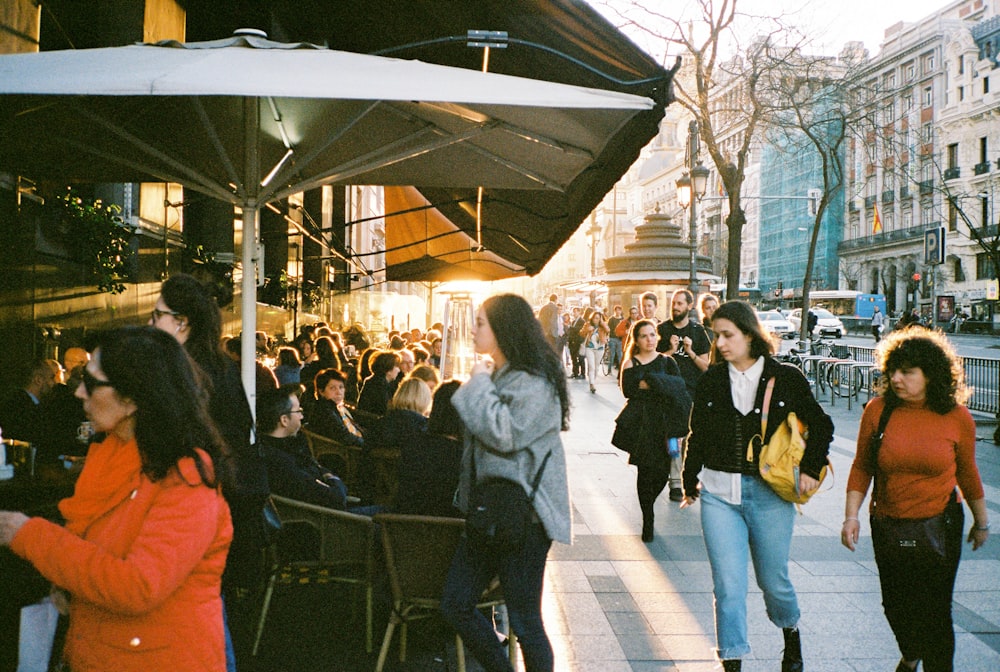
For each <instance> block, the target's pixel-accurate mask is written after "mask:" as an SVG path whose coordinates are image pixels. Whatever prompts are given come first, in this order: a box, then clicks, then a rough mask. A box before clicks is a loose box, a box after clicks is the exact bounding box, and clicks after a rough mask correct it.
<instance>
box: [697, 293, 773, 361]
mask: <svg viewBox="0 0 1000 672" xmlns="http://www.w3.org/2000/svg"><path fill="white" fill-rule="evenodd" d="M718 320H729V321H730V322H732V323H733V325H734V326H735V327H736V328H737V329H739V330H740V331H742V332H743V334H744V335H746V336H749V337H750V358H751V359H753V360H756V359H757V358H758V357H770V356H771V355H772V354H773V353H774V341H772V340H771V339H770V338H769V337H768V335H767V332H766V331H765V330H764V327H762V326H761V324H760V319H758V318H757V313H756V312H754V309H753V306H751V305H750V304H749V303H747V302H746V301H726V302H725V303H724V304H722V305H721V306H719V307H718V309H716V311H715V314H714V315H712V324H713V325H714V324H715V323H716V322H717V321H718ZM723 361H725V359H723V357H722V355H720V354H719V349H718V347H717V346H716V343H714V342H713V343H712V363H713V364H714V363H717V362H723Z"/></svg>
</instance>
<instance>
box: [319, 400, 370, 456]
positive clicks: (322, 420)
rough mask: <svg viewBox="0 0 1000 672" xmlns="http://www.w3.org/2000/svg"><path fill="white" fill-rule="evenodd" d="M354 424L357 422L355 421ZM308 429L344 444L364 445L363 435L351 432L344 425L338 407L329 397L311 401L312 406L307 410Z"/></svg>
mask: <svg viewBox="0 0 1000 672" xmlns="http://www.w3.org/2000/svg"><path fill="white" fill-rule="evenodd" d="M356 425H357V423H355V426H356ZM309 430H310V431H312V432H316V433H317V434H322V435H323V436H325V437H327V438H329V439H333V440H334V441H336V442H337V443H342V444H344V445H346V446H363V445H365V440H364V438H363V437H361V436H358V435H357V434H352V433H351V432H350V431H348V429H347V427H345V426H344V420H343V419H342V418H341V416H340V409H338V408H337V404H335V403H333V402H332V401H330V400H329V399H317V400H316V401H315V402H313V405H312V408H311V409H310V410H309ZM359 430H360V428H359Z"/></svg>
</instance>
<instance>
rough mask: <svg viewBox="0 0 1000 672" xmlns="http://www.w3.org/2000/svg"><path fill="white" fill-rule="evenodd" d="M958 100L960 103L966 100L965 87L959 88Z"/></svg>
mask: <svg viewBox="0 0 1000 672" xmlns="http://www.w3.org/2000/svg"><path fill="white" fill-rule="evenodd" d="M958 100H959V102H961V101H963V100H965V87H964V86H960V87H958Z"/></svg>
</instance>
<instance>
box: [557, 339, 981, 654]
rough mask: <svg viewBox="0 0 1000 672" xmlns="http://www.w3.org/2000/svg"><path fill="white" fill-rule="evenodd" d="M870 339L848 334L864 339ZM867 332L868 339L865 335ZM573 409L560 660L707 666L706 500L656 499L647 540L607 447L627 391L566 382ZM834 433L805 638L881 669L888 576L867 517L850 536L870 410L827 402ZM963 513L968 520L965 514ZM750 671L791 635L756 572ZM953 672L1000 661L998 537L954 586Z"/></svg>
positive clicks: (807, 529)
mask: <svg viewBox="0 0 1000 672" xmlns="http://www.w3.org/2000/svg"><path fill="white" fill-rule="evenodd" d="M865 340H866V339H861V338H853V337H849V338H845V339H842V341H843V342H845V343H854V344H862V343H863V342H864V341H865ZM990 340H993V341H995V339H988V338H986V337H973V336H970V337H965V336H960V337H959V339H958V347H959V350H960V352H962V353H963V354H967V355H971V354H972V353H973V352H976V351H982V352H983V353H984V354H983V355H978V356H991V355H990V354H989V353H992V356H994V357H995V356H996V355H997V351H996V350H995V349H993V350H990V349H989V341H990ZM867 342H868V343H871V339H867ZM570 387H571V389H572V393H573V403H574V407H573V417H572V428H571V430H570V432H568V433H567V434H566V435H564V440H565V443H566V447H567V452H568V461H569V469H570V475H571V480H570V486H571V489H572V496H573V505H574V525H575V530H574V531H575V541H574V544H573V545H572V546H561V545H555V546H554V547H553V550H552V552H551V554H550V562H549V569H548V577H547V581H548V582H547V585H546V597H545V613H546V619H547V620H546V623H547V626H548V628H549V631H550V633H553V640H554V645H555V648H556V660H557V665H556V669H557V670H560V671H567V672H568V671H593V672H597V671H598V670H599V671H601V672H674V671H676V672H707V671H708V670H716V669H720V668H719V666H718V663H717V662H715V661H714V659H713V656H712V651H711V649H712V647H713V645H714V628H713V616H712V581H711V574H710V569H709V565H708V560H707V557H706V554H705V547H704V543H703V541H702V537H701V528H700V523H699V511H698V506H697V505H696V506H695V507H694V508H693V509H687V510H684V511H681V510H679V509H678V508H677V505H676V504H674V503H672V502H670V501H669V500H668V499H667V497H666V494H664V495H663V496H662V497H661V500H660V501H659V502H658V503H657V509H656V535H657V536H656V539H655V541H654V542H653V543H651V544H649V545H646V544H643V543H642V542H641V541H640V539H639V531H640V529H639V528H640V526H641V515H640V512H639V507H638V503H637V501H636V498H635V494H634V484H635V471H634V469H633V468H631V467H629V466H628V465H627V461H626V457H625V455H624V454H623V453H621V452H619V451H618V450H616V449H615V448H613V447H612V446H611V445H610V437H611V434H612V431H613V429H614V418H615V416H616V415H617V413H618V411H619V410H620V408H621V406H622V404H623V402H624V399H623V397H622V396H621V393H620V392H619V391H618V388H617V386H616V384H615V382H614V379H613V378H599V381H598V385H597V388H598V389H597V394H595V395H591V394H589V392H588V388H587V384H586V382H585V381H570ZM824 407H825V408H826V409H827V412H829V413H830V414H831V416H832V417H833V418H834V422H835V425H836V439H835V442H834V444H833V446H832V448H831V457H832V461H833V465H834V473H835V476H834V478H833V481H832V486H831V489H830V490H829V491H826V492H823V493H821V494H819V495H817V496H816V497H815V498H813V500H812V501H810V502H809V503H808V504H807V505H805V506H804V507H803V509H802V511H803V515H802V516H801V517H800V518H799V519H798V521H797V523H796V532H795V538H794V541H793V546H792V560H793V562H792V567H791V574H792V580H793V582H794V584H795V586H796V589H797V591H798V595H799V602H800V606H801V609H802V614H803V615H802V621H801V627H802V633H803V634H802V638H803V648H804V652H805V659H806V669H807V670H809V671H810V672H845V671H847V672H852V671H853V672H885V671H888V670H892V669H894V667H895V665H896V662H897V661H898V659H899V652H898V650H897V648H896V646H895V642H894V640H893V638H892V634H891V631H890V630H889V627H888V625H887V623H886V621H885V617H884V615H883V613H882V608H881V603H880V599H881V598H880V593H879V585H878V576H877V574H876V572H875V563H874V559H873V556H872V549H871V539H870V537H869V536H868V535H869V531H868V526H867V523H866V522H863V523H862V525H863V527H862V535H863V536H862V540H861V544H860V547H859V549H858V551H857V552H856V553H854V554H851V553H850V552H849V551H848V550H846V549H845V548H843V547H842V546H841V545H840V541H839V532H840V526H841V522H842V521H843V502H844V485H845V483H846V480H847V474H848V472H849V470H850V464H851V461H852V459H853V455H854V442H855V438H856V434H857V428H858V421H859V419H860V417H861V409H860V407H859V406H855V407H854V409H853V410H852V411H848V410H847V407H846V405H845V404H843V403H840V404H838V405H837V406H835V407H830V405H829V403H826V402H824ZM992 431H993V425H992V424H982V425H981V426H980V431H979V432H978V433H979V436H980V439H981V440H980V441H979V443H978V444H977V455H978V462H979V467H980V470H981V472H982V475H983V480H984V482H985V483H986V493H987V498H988V501H989V508H990V512H991V515H992V516H993V519H994V520H1000V517H998V516H1000V447H997V446H995V445H993V443H991V442H989V441H987V440H985V439H987V438H988V437H990V436H991V435H992ZM966 523H967V525H968V523H969V517H968V515H967V518H966ZM750 585H751V591H752V592H751V595H750V599H749V604H748V609H749V621H750V638H751V645H752V646H753V649H754V652H753V654H752V655H751V657H749V658H747V659H745V660H744V666H743V669H744V670H746V671H747V672H765V671H767V672H774V671H775V670H777V669H778V668H779V666H780V658H781V648H782V639H781V633H780V631H779V630H778V629H777V628H776V627H774V626H773V625H771V623H770V622H769V621H768V620H767V618H766V616H765V613H764V605H763V600H762V598H761V596H760V592H759V590H757V589H756V586H755V585H754V583H753V582H752V581H751V584H750ZM954 614H955V624H956V631H957V654H956V662H955V669H956V670H962V671H963V672H988V671H993V670H997V669H1000V543H998V540H997V539H991V540H990V541H989V542H988V543H987V545H986V546H985V547H984V548H982V549H980V550H979V551H977V552H976V553H972V552H971V551H970V550H968V547H966V550H965V551H964V554H963V562H962V565H961V568H960V570H959V576H958V582H957V587H956V590H955V609H954Z"/></svg>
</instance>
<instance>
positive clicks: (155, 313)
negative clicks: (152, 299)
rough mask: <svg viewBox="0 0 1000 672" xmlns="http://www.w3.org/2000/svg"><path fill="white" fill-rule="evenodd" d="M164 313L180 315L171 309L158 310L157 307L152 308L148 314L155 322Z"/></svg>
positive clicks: (173, 315) (174, 315) (172, 315)
mask: <svg viewBox="0 0 1000 672" xmlns="http://www.w3.org/2000/svg"><path fill="white" fill-rule="evenodd" d="M164 315H170V316H171V317H180V316H181V314H180V313H178V312H176V311H173V310H160V309H159V308H153V312H151V313H150V316H151V317H152V318H153V322H156V321H157V320H159V319H160V318H161V317H163V316H164Z"/></svg>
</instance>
